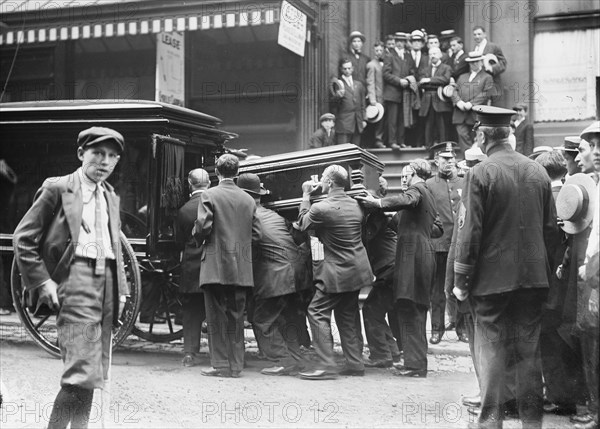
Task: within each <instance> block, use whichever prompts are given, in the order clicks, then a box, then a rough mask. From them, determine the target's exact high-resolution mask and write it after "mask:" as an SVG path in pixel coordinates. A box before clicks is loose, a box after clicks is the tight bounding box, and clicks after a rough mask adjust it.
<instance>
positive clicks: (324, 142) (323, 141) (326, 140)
mask: <svg viewBox="0 0 600 429" xmlns="http://www.w3.org/2000/svg"><path fill="white" fill-rule="evenodd" d="M333 145H335V129H333V130H331V134H330V135H329V136H328V135H327V131H325V128H323V127H319V129H318V130H317V131H315V133H314V134H313V135H312V136H311V137H310V141H309V143H308V147H309V148H314V147H325V146H333Z"/></svg>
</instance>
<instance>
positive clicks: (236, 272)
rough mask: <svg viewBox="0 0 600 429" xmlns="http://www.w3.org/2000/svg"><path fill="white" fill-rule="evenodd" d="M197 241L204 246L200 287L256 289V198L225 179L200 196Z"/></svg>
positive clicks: (196, 225) (195, 230)
mask: <svg viewBox="0 0 600 429" xmlns="http://www.w3.org/2000/svg"><path fill="white" fill-rule="evenodd" d="M193 234H194V238H195V239H196V242H197V243H204V246H203V248H202V252H201V257H200V259H201V263H202V270H200V286H204V285H228V286H246V287H252V286H254V279H253V272H252V240H253V239H254V240H257V239H260V237H261V229H260V224H259V220H258V217H257V216H256V204H255V202H254V198H252V197H251V196H250V195H248V194H247V193H246V192H244V191H243V190H241V189H240V188H238V187H237V185H236V184H235V183H233V180H230V179H224V180H222V181H221V182H220V183H219V185H218V186H215V187H213V188H210V189H208V190H206V191H204V192H203V193H202V194H200V202H199V204H198V218H197V219H196V222H195V226H194V231H193Z"/></svg>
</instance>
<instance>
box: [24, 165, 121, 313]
mask: <svg viewBox="0 0 600 429" xmlns="http://www.w3.org/2000/svg"><path fill="white" fill-rule="evenodd" d="M103 186H104V188H105V192H104V196H105V198H106V202H107V205H108V218H109V231H110V235H111V242H112V248H113V251H114V253H115V258H116V263H117V283H118V289H119V295H129V285H128V284H127V281H126V279H125V267H124V264H123V254H122V251H121V241H120V218H119V197H118V196H117V195H116V194H115V191H114V189H113V187H112V186H111V185H110V184H108V183H106V182H104V184H103ZM82 216H83V199H82V191H81V181H80V178H79V173H78V172H74V173H71V174H69V175H67V176H62V177H52V178H48V179H46V180H45V181H44V183H43V184H42V186H41V188H40V189H39V190H38V191H37V193H36V194H35V197H34V199H33V205H32V206H31V208H30V209H29V210H28V211H27V213H25V216H23V219H21V222H19V225H17V228H16V229H15V232H14V235H13V247H14V249H15V261H16V262H17V265H18V267H19V271H20V272H21V276H22V279H23V284H24V286H25V288H26V289H27V290H30V291H31V290H33V289H36V288H37V287H39V286H41V285H42V284H43V283H44V282H45V281H46V280H48V279H52V280H54V281H55V282H56V283H57V284H58V296H59V297H63V296H64V295H65V291H63V290H61V287H62V286H63V282H64V281H65V280H66V279H67V278H68V276H69V272H70V267H71V263H72V262H73V257H74V256H75V246H76V243H77V242H78V240H79V231H80V228H81V221H82ZM114 317H115V319H117V318H118V314H116V312H115V315H114Z"/></svg>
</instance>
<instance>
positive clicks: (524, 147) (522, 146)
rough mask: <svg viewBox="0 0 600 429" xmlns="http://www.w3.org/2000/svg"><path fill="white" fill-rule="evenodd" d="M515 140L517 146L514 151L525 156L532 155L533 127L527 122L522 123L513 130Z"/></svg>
mask: <svg viewBox="0 0 600 429" xmlns="http://www.w3.org/2000/svg"><path fill="white" fill-rule="evenodd" d="M515 140H516V141H517V145H516V147H515V150H516V151H517V152H519V153H522V154H523V155H525V156H529V155H531V154H532V153H533V125H532V124H530V123H529V120H527V119H525V120H524V121H522V122H521V123H520V124H519V126H518V127H517V129H516V130H515Z"/></svg>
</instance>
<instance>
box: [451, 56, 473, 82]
mask: <svg viewBox="0 0 600 429" xmlns="http://www.w3.org/2000/svg"><path fill="white" fill-rule="evenodd" d="M467 57H468V55H467V53H466V52H465V51H463V53H462V54H461V55H457V54H455V55H453V56H452V57H451V58H450V63H451V65H452V77H453V78H454V80H457V79H458V78H459V77H460V75H462V74H465V73H470V69H469V63H468V62H467Z"/></svg>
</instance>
